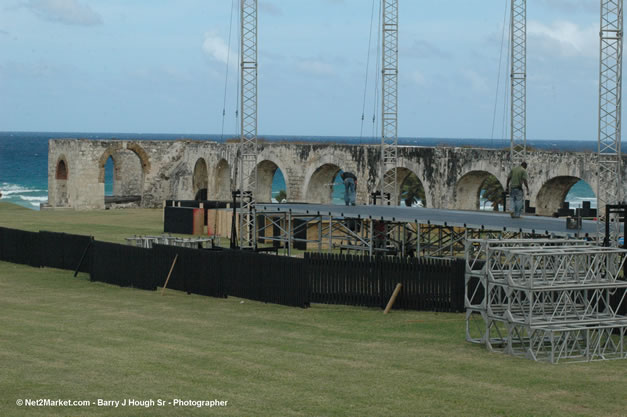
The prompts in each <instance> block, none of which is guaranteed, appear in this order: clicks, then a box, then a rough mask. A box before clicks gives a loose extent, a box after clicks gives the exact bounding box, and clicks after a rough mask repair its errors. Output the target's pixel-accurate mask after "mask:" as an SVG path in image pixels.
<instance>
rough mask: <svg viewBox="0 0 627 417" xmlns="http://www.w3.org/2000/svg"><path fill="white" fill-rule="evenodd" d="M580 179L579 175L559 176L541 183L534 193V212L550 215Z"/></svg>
mask: <svg viewBox="0 0 627 417" xmlns="http://www.w3.org/2000/svg"><path fill="white" fill-rule="evenodd" d="M580 180H581V178H579V177H573V176H560V177H553V178H551V179H550V180H548V181H547V182H545V183H544V184H542V188H540V191H538V194H537V195H536V203H535V204H536V213H537V214H539V215H541V216H552V215H553V213H555V212H556V211H557V210H558V209H559V208H560V207H561V206H562V203H563V202H564V200H565V198H566V195H567V194H568V191H570V189H571V188H572V186H573V185H575V184H577V183H578V182H579V181H580Z"/></svg>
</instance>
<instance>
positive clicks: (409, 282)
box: [305, 253, 464, 312]
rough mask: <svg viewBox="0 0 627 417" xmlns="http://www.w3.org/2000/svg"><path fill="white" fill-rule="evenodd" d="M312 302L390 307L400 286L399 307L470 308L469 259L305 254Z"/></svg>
mask: <svg viewBox="0 0 627 417" xmlns="http://www.w3.org/2000/svg"><path fill="white" fill-rule="evenodd" d="M305 270H306V271H307V274H308V277H309V283H310V286H311V302H313V303H324V304H345V305H356V306H366V307H381V308H383V307H385V305H386V304H387V302H388V300H389V298H390V296H391V295H392V293H393V292H394V288H395V287H396V284H398V283H400V284H401V285H402V287H401V291H400V293H399V295H398V298H397V299H396V303H395V304H394V308H400V309H410V310H426V311H448V312H462V311H464V261H463V260H461V259H456V260H449V259H435V258H420V259H415V258H392V257H378V258H368V257H362V256H352V255H332V254H321V253H306V254H305Z"/></svg>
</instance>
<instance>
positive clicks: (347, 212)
mask: <svg viewBox="0 0 627 417" xmlns="http://www.w3.org/2000/svg"><path fill="white" fill-rule="evenodd" d="M256 209H257V211H258V212H259V213H268V214H270V213H277V214H279V213H290V212H291V213H292V214H294V215H298V216H305V215H312V216H314V215H315V216H325V217H326V216H329V217H333V218H361V219H375V220H386V221H394V222H402V223H409V222H415V223H420V224H431V225H436V226H452V227H465V228H471V229H485V230H494V231H507V232H522V233H533V234H548V235H555V236H570V237H584V236H586V235H588V236H590V237H595V236H596V234H597V223H596V221H590V220H584V221H583V224H582V227H581V229H580V230H574V229H567V228H566V219H565V218H553V217H541V216H533V215H527V216H523V217H522V218H520V219H512V218H511V216H510V215H509V213H495V212H483V211H462V210H444V209H432V208H419V207H389V206H341V205H324V204H265V203H258V204H257V206H256ZM601 233H604V231H603V230H602V231H601Z"/></svg>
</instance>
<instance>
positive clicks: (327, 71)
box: [298, 60, 335, 77]
mask: <svg viewBox="0 0 627 417" xmlns="http://www.w3.org/2000/svg"><path fill="white" fill-rule="evenodd" d="M298 69H300V70H301V71H303V72H306V73H309V74H312V75H317V76H324V77H328V76H332V75H335V69H334V68H333V66H332V65H330V64H327V63H326V62H322V61H318V60H305V61H302V62H300V63H298Z"/></svg>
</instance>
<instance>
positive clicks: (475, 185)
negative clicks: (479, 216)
mask: <svg viewBox="0 0 627 417" xmlns="http://www.w3.org/2000/svg"><path fill="white" fill-rule="evenodd" d="M490 177H495V178H496V179H497V180H498V178H497V177H496V176H495V175H494V174H492V173H490V172H488V171H470V172H468V173H466V174H465V175H464V176H462V177H461V178H460V179H459V180H458V181H457V184H456V185H455V206H454V207H453V208H454V209H457V210H479V209H480V208H481V207H480V203H481V187H482V185H483V184H484V183H485V181H486V180H487V179H488V178H490ZM499 183H500V184H501V187H502V186H503V184H502V183H501V181H499Z"/></svg>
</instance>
